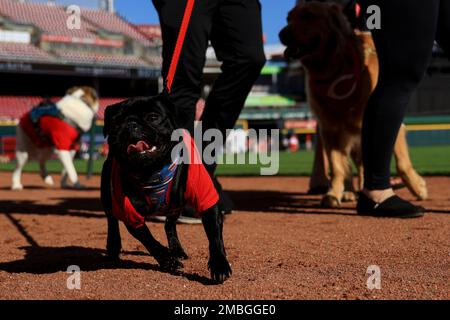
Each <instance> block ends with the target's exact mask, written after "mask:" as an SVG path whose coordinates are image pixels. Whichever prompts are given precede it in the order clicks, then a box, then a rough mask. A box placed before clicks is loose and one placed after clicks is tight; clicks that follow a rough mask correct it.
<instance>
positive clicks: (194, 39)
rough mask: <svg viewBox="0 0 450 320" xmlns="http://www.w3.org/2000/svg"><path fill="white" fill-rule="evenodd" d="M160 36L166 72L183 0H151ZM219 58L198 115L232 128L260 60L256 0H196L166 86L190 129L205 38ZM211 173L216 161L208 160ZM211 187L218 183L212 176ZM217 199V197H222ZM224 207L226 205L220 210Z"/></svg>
mask: <svg viewBox="0 0 450 320" xmlns="http://www.w3.org/2000/svg"><path fill="white" fill-rule="evenodd" d="M153 3H154V5H155V8H156V9H157V10H158V13H159V18H160V22H161V28H162V36H163V76H164V77H166V75H167V72H168V69H169V65H170V61H171V58H172V54H173V51H174V47H175V42H176V38H177V35H178V32H179V28H180V24H181V19H182V16H183V12H184V8H185V6H186V0H183V1H182V0H153ZM209 40H211V43H212V45H213V47H214V49H215V51H216V55H217V57H218V59H219V60H220V61H222V62H223V65H222V73H221V74H220V75H219V77H218V79H217V80H216V82H215V83H214V85H213V88H212V90H211V92H210V95H209V97H208V99H207V101H206V105H205V110H204V113H203V116H202V119H201V120H202V122H203V124H202V125H203V129H204V131H205V130H207V129H212V128H217V129H219V130H221V131H222V133H225V131H226V129H232V128H233V127H234V125H235V123H236V120H237V119H238V117H239V114H240V112H241V110H242V108H243V106H244V103H245V100H246V98H247V95H248V93H249V92H250V90H251V88H252V86H253V84H254V82H255V80H256V79H257V77H258V76H259V74H260V71H261V69H262V67H263V66H264V63H265V55H264V50H263V34H262V24H261V7H260V4H259V1H258V0H202V1H196V2H195V5H194V10H193V15H192V18H191V22H190V25H189V29H188V32H187V35H186V40H185V43H184V45H183V49H182V53H181V57H180V62H179V64H178V69H177V70H176V73H175V78H174V82H173V85H172V90H171V95H170V96H171V99H172V101H173V102H174V103H175V105H176V107H177V109H178V119H179V120H180V122H181V123H180V125H181V126H182V127H184V128H187V129H188V130H189V131H190V132H191V133H193V129H194V118H195V106H196V103H197V101H198V99H199V97H200V94H201V82H202V75H203V67H204V65H205V54H206V49H207V47H208V42H209ZM207 169H208V171H209V172H210V174H211V176H212V177H214V170H215V165H214V164H212V165H208V166H207ZM214 180H215V184H216V187H217V188H218V191H219V192H220V193H221V187H220V185H219V184H218V182H217V180H216V179H215V178H214ZM221 198H222V196H221ZM225 211H229V210H225Z"/></svg>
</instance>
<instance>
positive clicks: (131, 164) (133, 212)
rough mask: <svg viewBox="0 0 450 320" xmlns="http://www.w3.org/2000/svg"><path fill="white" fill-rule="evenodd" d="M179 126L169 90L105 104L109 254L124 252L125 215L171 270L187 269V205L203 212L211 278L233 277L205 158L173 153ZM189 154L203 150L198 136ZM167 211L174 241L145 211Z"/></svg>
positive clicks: (115, 255)
mask: <svg viewBox="0 0 450 320" xmlns="http://www.w3.org/2000/svg"><path fill="white" fill-rule="evenodd" d="M176 128H178V126H177V124H176V121H175V107H174V106H173V104H172V103H171V102H170V100H169V98H168V97H167V96H166V95H161V96H155V97H144V98H134V99H130V100H127V101H124V102H121V103H118V104H115V105H112V106H109V107H108V108H106V111H105V126H104V135H105V137H108V144H109V154H108V158H107V159H106V161H105V163H104V165H103V170H102V179H101V201H102V204H103V208H104V210H105V213H106V216H107V218H108V239H107V253H108V256H110V257H112V258H118V257H119V254H120V250H121V239H120V233H119V220H121V221H122V222H124V224H125V226H126V227H127V229H128V231H129V232H130V234H131V235H132V236H133V237H135V238H136V239H137V240H139V241H140V242H141V243H142V244H143V245H144V246H145V248H146V249H147V250H148V251H149V253H150V254H151V255H152V256H153V257H154V258H155V259H156V260H157V261H158V263H159V265H160V266H161V267H162V268H163V269H164V270H166V271H169V272H176V271H180V270H181V269H182V268H183V264H182V263H181V262H180V259H186V258H187V257H188V256H187V255H186V253H185V251H184V250H183V247H182V246H181V243H180V241H179V239H178V235H177V230H176V221H177V219H178V218H179V216H180V213H181V212H182V209H183V208H184V206H185V205H186V204H189V205H190V206H191V207H193V208H195V209H196V210H197V212H199V214H200V216H201V217H202V222H203V226H204V229H205V232H206V235H207V237H208V240H209V253H210V257H209V263H208V267H209V269H210V271H211V278H212V279H213V280H214V281H217V282H223V281H225V280H226V279H227V278H229V277H230V276H231V273H232V271H231V267H230V264H229V263H228V260H227V258H226V253H225V248H224V243H223V238H222V229H223V214H221V213H220V212H219V209H218V206H217V202H218V195H217V191H216V189H215V188H214V185H213V183H212V180H211V178H210V176H209V175H208V173H207V171H206V169H205V168H204V166H203V164H201V163H192V161H191V162H190V163H186V162H188V161H184V162H183V161H180V160H179V159H180V158H176V159H172V153H173V152H172V151H173V149H174V147H175V146H176V145H177V144H179V143H178V142H176V141H171V136H172V132H173V131H174V130H175V129H176ZM182 143H184V145H185V146H186V147H187V148H185V149H183V150H188V152H189V153H190V155H189V156H190V157H191V160H194V158H195V157H199V156H198V153H197V152H198V151H197V150H196V149H195V145H194V143H193V139H192V138H191V137H190V135H189V134H185V137H184V139H183V142H182ZM151 215H164V216H166V217H167V218H166V223H165V228H164V229H165V231H166V235H167V239H168V245H169V247H168V248H166V247H165V246H163V245H162V244H161V243H159V242H158V241H157V240H156V239H155V238H154V237H153V236H152V234H151V233H150V230H149V229H148V227H147V226H146V224H145V217H146V216H151Z"/></svg>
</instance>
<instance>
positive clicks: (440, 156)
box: [0, 145, 450, 176]
mask: <svg viewBox="0 0 450 320" xmlns="http://www.w3.org/2000/svg"><path fill="white" fill-rule="evenodd" d="M410 152H411V158H412V161H413V163H414V165H415V167H416V169H417V170H418V172H419V173H421V174H423V175H450V145H444V146H427V147H411V149H410ZM313 156H314V154H313V153H312V152H307V151H301V152H298V153H287V152H282V153H280V154H279V160H280V162H279V164H280V166H279V173H278V175H284V176H289V175H299V176H307V175H309V174H310V172H311V165H312V161H313ZM102 164H103V160H102V159H99V160H96V161H95V162H94V174H99V173H100V172H101V168H102ZM47 166H48V170H49V171H50V172H60V171H61V169H62V167H61V164H60V163H59V161H57V160H51V161H49V162H48V164H47ZM75 166H76V168H77V170H78V172H79V173H80V174H83V173H86V170H87V162H86V161H83V160H76V161H75ZM13 168H14V163H6V164H0V171H11V170H12V169H13ZM392 168H393V172H395V170H394V166H392ZM260 169H261V165H249V164H246V165H230V164H223V165H219V167H218V169H217V173H218V174H219V175H222V176H253V175H260ZM38 170H39V169H38V164H37V163H36V162H31V163H28V164H27V165H26V167H25V171H26V172H37V171H38Z"/></svg>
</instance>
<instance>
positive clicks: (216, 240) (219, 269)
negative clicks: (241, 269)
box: [202, 205, 232, 283]
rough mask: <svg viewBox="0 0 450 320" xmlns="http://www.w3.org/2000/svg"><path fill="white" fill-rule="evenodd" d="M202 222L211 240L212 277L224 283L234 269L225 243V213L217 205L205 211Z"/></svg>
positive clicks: (209, 263)
mask: <svg viewBox="0 0 450 320" xmlns="http://www.w3.org/2000/svg"><path fill="white" fill-rule="evenodd" d="M202 222H203V227H204V229H205V232H206V236H207V237H208V240H209V262H208V267H209V269H210V271H211V278H212V279H213V280H214V281H217V282H219V283H222V282H224V281H225V280H226V279H228V278H229V277H230V276H231V274H232V271H231V266H230V264H229V263H228V260H227V257H226V252H225V246H224V243H223V235H222V234H223V214H222V213H220V212H219V209H218V207H217V205H216V206H214V207H212V208H211V209H209V210H207V211H206V212H204V213H203V215H202Z"/></svg>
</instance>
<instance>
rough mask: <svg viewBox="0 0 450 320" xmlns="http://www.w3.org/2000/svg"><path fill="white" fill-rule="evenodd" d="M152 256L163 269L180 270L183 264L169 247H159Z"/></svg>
mask: <svg viewBox="0 0 450 320" xmlns="http://www.w3.org/2000/svg"><path fill="white" fill-rule="evenodd" d="M153 257H154V258H155V259H156V261H158V263H159V266H160V267H161V269H162V270H163V271H167V272H180V271H182V270H183V268H184V266H183V264H182V263H181V261H180V260H179V259H178V258H176V257H174V256H173V255H172V254H171V252H170V251H169V249H167V248H165V247H161V248H159V249H158V250H157V252H155V253H154V254H153Z"/></svg>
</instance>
